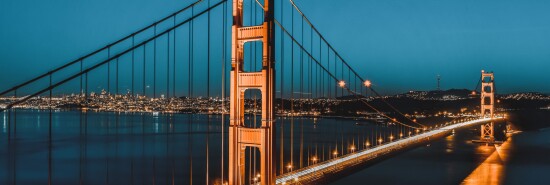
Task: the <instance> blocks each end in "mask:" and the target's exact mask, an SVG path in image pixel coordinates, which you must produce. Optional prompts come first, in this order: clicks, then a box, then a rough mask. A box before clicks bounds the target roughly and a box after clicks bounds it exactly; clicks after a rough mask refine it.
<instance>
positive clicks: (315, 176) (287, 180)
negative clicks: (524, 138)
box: [276, 118, 503, 184]
mask: <svg viewBox="0 0 550 185" xmlns="http://www.w3.org/2000/svg"><path fill="white" fill-rule="evenodd" d="M500 119H503V118H493V119H491V118H483V119H476V120H471V121H466V122H461V123H456V124H452V125H448V126H444V127H440V128H437V129H434V130H430V131H427V132H424V133H421V134H418V135H414V136H411V137H407V138H403V139H399V140H396V141H394V142H389V143H387V144H384V145H380V146H376V147H373V148H369V149H365V150H362V151H359V152H356V153H352V154H348V155H344V156H341V157H338V158H335V159H331V160H328V161H325V162H322V163H318V164H316V165H312V166H309V167H306V168H302V169H299V170H296V171H293V172H290V173H286V174H283V175H281V176H279V177H277V180H276V184H292V183H297V182H299V183H307V182H313V181H316V180H319V179H321V178H322V177H323V176H324V175H325V174H333V173H336V172H339V171H342V170H344V169H346V168H347V167H351V166H355V165H357V164H361V163H364V162H367V161H371V160H373V159H377V158H378V157H382V156H384V155H385V154H389V153H391V152H392V151H395V150H399V149H402V148H404V147H408V146H412V145H414V144H418V143H421V142H423V141H427V140H429V139H430V137H434V136H438V135H440V134H446V133H448V132H450V131H452V130H453V129H459V128H463V127H468V126H472V125H476V124H480V123H485V122H489V121H497V120H500Z"/></svg>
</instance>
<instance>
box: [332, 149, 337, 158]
mask: <svg viewBox="0 0 550 185" xmlns="http://www.w3.org/2000/svg"><path fill="white" fill-rule="evenodd" d="M332 155H333V156H334V158H336V157H338V151H337V150H334V152H332Z"/></svg>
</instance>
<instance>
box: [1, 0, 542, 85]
mask: <svg viewBox="0 0 550 185" xmlns="http://www.w3.org/2000/svg"><path fill="white" fill-rule="evenodd" d="M190 2H191V0H177V1H176V0H163V1H145V0H132V1H130V0H118V1H112V0H94V1H89V0H88V1H85V0H77V1H73V0H50V1H39V0H18V1H15V0H3V1H0V25H1V28H0V90H4V89H7V88H9V87H11V86H13V85H15V84H17V83H20V82H22V81H24V80H27V79H30V78H32V77H34V76H36V75H38V74H41V73H44V72H46V71H48V70H49V69H52V68H54V67H56V66H60V65H62V64H64V63H67V62H69V61H72V60H74V59H76V58H78V57H80V56H82V55H84V54H86V53H89V52H91V51H93V50H95V49H98V48H100V47H102V46H104V45H105V44H107V43H110V42H112V41H115V40H117V39H119V38H121V37H123V36H125V35H127V34H129V33H131V32H133V31H136V30H138V29H140V28H142V27H144V26H146V25H148V24H151V23H152V22H154V21H155V20H158V19H160V18H162V17H164V16H166V15H168V14H170V13H172V12H174V11H176V10H178V9H180V8H182V7H184V6H186V5H187V4H189V3H190ZM296 4H297V5H298V6H299V7H301V9H302V10H303V12H304V13H305V14H306V15H307V16H308V17H309V19H310V20H311V21H312V22H313V23H314V24H315V25H316V26H317V28H318V29H319V30H320V31H321V33H322V34H324V36H325V37H326V39H327V40H328V41H329V42H330V43H331V44H332V45H333V46H334V47H335V48H336V49H337V50H338V51H339V52H340V54H341V55H342V56H343V57H344V59H345V60H347V61H348V62H349V63H350V65H351V66H352V67H354V68H355V69H356V70H357V71H358V72H359V73H361V75H362V76H363V77H364V78H368V79H371V80H372V81H373V82H374V83H375V85H376V86H377V88H378V89H380V90H381V91H382V92H386V93H398V92H403V91H408V90H431V89H435V88H436V84H437V83H436V76H437V75H438V74H439V75H441V76H442V77H441V82H442V88H443V89H450V88H468V89H472V88H474V86H475V85H476V83H477V81H478V77H479V75H480V74H479V73H480V70H481V69H486V70H490V71H494V72H495V75H496V80H497V86H498V87H497V88H498V90H499V93H512V92H526V91H539V92H550V86H548V81H550V74H549V73H548V71H549V69H550V21H549V20H550V11H549V10H550V1H546V0H423V1H411V0H347V1H337V0H296Z"/></svg>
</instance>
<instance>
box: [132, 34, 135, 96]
mask: <svg viewBox="0 0 550 185" xmlns="http://www.w3.org/2000/svg"><path fill="white" fill-rule="evenodd" d="M134 45H135V38H134V36H133V35H132V48H133V47H134ZM135 51H136V50H135V49H133V50H132V96H133V95H134V90H135V89H134V75H135V74H134V70H135V69H134V66H135V65H134V57H135V56H134V53H135Z"/></svg>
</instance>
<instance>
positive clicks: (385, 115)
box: [274, 19, 423, 129]
mask: <svg viewBox="0 0 550 185" xmlns="http://www.w3.org/2000/svg"><path fill="white" fill-rule="evenodd" d="M274 22H275V24H276V25H278V26H279V28H281V30H282V31H283V32H284V33H286V35H288V36H289V37H290V38H291V39H292V41H293V42H294V43H296V45H298V46H299V47H300V49H302V50H304V52H305V53H306V54H307V55H308V56H309V57H311V58H312V60H313V61H315V62H316V63H317V66H318V67H320V68H321V69H322V70H323V71H324V72H326V73H327V74H328V75H329V76H330V77H332V79H334V80H335V82H341V81H340V80H338V78H336V76H334V75H333V74H332V73H331V72H330V71H328V70H327V68H325V67H324V66H323V65H322V64H321V63H320V62H319V61H318V60H317V59H315V58H314V57H313V56H312V55H311V53H309V52H308V51H307V50H305V48H304V47H303V45H301V44H300V43H298V41H297V40H296V39H295V38H294V37H293V36H292V35H291V34H290V33H289V32H288V30H286V29H285V28H284V27H283V26H282V25H281V23H280V22H279V21H277V20H276V19H275V20H274ZM343 88H344V89H346V91H347V92H348V93H349V94H350V95H351V94H352V95H354V96H355V97H357V99H359V100H361V102H363V103H364V104H365V105H367V106H369V107H370V108H372V109H373V110H375V111H376V112H377V113H378V114H380V115H382V116H384V117H386V118H388V119H390V120H392V121H393V122H396V123H398V124H401V125H403V126H406V127H410V128H415V129H423V128H420V127H415V126H411V125H408V124H405V123H402V122H400V121H397V119H395V118H392V117H390V116H388V115H387V114H385V113H383V112H382V111H380V110H378V109H376V108H374V107H373V106H372V105H370V104H369V103H368V102H366V101H364V100H363V99H362V98H359V96H358V95H357V93H355V92H353V91H351V90H350V89H349V88H347V87H346V86H344V87H343Z"/></svg>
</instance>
